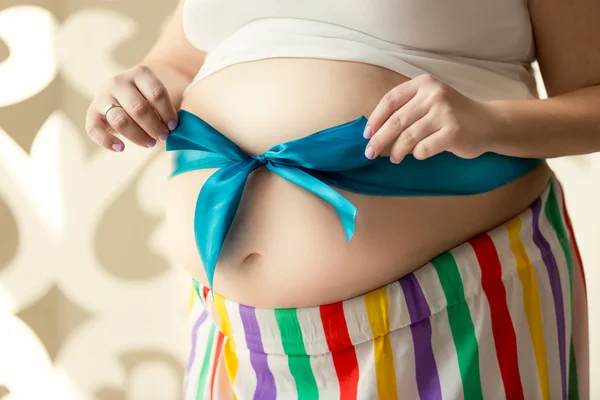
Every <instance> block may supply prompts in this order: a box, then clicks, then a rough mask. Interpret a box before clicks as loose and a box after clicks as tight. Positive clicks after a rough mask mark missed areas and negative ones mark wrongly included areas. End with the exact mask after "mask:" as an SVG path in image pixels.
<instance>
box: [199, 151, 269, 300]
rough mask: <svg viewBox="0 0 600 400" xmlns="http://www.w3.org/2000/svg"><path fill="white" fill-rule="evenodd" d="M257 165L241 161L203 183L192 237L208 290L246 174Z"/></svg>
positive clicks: (221, 170)
mask: <svg viewBox="0 0 600 400" xmlns="http://www.w3.org/2000/svg"><path fill="white" fill-rule="evenodd" d="M259 166H260V163H259V162H258V161H256V160H254V159H244V160H242V161H238V162H236V163H234V164H231V165H228V166H226V167H223V168H221V169H219V170H218V171H216V172H215V173H214V174H212V175H211V177H210V178H208V180H207V181H206V183H205V184H204V186H203V187H202V190H200V194H199V195H198V199H197V201H196V209H195V211H194V236H195V239H196V246H197V247H198V250H199V252H200V258H201V259H202V263H203V264H204V270H205V271H206V276H207V278H208V284H209V287H210V289H211V290H212V288H213V279H214V275H215V268H216V266H217V260H218V259H219V255H220V253H221V248H222V247H223V242H224V241H225V237H226V236H227V232H229V228H230V227H231V223H232V222H233V218H234V217H235V214H236V212H237V209H238V206H239V204H240V200H241V198H242V193H243V191H244V186H246V181H247V180H248V175H250V173H251V172H252V171H254V170H255V169H256V168H258V167H259Z"/></svg>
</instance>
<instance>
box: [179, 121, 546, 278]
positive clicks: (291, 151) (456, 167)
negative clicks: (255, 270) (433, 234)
mask: <svg viewBox="0 0 600 400" xmlns="http://www.w3.org/2000/svg"><path fill="white" fill-rule="evenodd" d="M178 116H179V124H178V126H177V128H176V129H175V130H173V131H172V132H171V134H170V135H169V138H168V139H167V151H172V150H177V152H176V154H175V157H174V171H173V174H172V176H175V175H178V174H181V173H184V172H188V171H192V170H197V169H204V168H219V170H217V171H216V172H215V173H213V174H212V175H211V176H210V178H208V180H207V181H206V182H205V184H204V186H203V187H202V189H201V190H200V194H199V195H198V199H197V201H196V209H195V213H194V234H195V239H196V245H197V246H198V250H199V252H200V257H201V259H202V263H203V264H204V269H205V271H206V275H207V277H208V283H209V286H210V288H212V284H213V277H214V272H215V268H216V264H217V260H218V258H219V254H220V252H221V248H222V246H223V242H224V241H225V236H226V235H227V232H228V231H229V228H230V227H231V223H232V222H233V218H234V216H235V213H236V211H237V209H238V206H239V204H240V199H241V197H242V192H243V190H244V186H245V185H246V180H247V179H248V176H249V175H250V173H251V172H252V171H254V170H255V169H257V168H259V167H261V166H265V167H266V168H268V169H269V170H270V171H272V172H273V173H275V174H277V175H279V176H281V177H282V178H284V179H286V180H288V181H290V182H292V183H294V184H296V185H298V186H300V187H302V188H304V189H306V190H308V191H309V192H312V193H314V194H315V195H317V196H319V197H320V198H322V199H323V200H325V201H327V202H328V203H329V204H331V205H332V206H333V208H334V209H335V211H336V212H337V214H338V216H339V217H340V221H341V223H342V226H343V229H344V234H345V236H346V241H349V240H350V238H351V237H352V235H353V234H354V229H355V223H354V221H355V218H356V213H357V210H356V207H355V206H354V205H353V204H352V203H350V202H349V201H348V200H347V199H346V198H345V197H344V196H342V195H341V194H340V193H339V192H337V191H336V190H334V189H333V188H332V187H331V186H335V187H338V188H341V189H344V190H348V191H350V192H355V193H361V194H368V195H378V196H449V195H450V196H456V195H469V194H476V193H483V192H486V191H489V190H492V189H495V188H497V187H500V186H502V185H504V184H505V183H508V182H510V181H512V180H514V179H517V178H518V177H520V176H522V175H524V174H526V173H527V172H528V171H530V170H531V169H533V168H535V167H536V166H538V165H540V164H541V163H543V162H544V160H539V159H523V158H514V157H506V156H501V155H498V154H495V153H485V154H483V155H482V156H480V157H477V158H475V159H470V160H466V159H462V158H460V157H457V156H455V155H453V154H451V153H448V152H444V153H441V154H438V155H436V156H434V157H431V158H428V159H426V160H417V159H415V158H414V157H412V156H411V155H409V156H407V157H406V158H405V159H404V160H402V162H401V163H400V164H392V163H390V162H389V160H388V159H387V157H386V158H383V157H380V158H377V159H375V160H369V159H367V158H366V157H365V155H364V151H365V146H366V144H367V142H368V140H367V139H365V138H364V137H363V136H362V134H363V130H364V127H365V125H366V123H367V118H365V117H364V116H360V117H358V118H356V119H354V120H352V121H349V122H346V123H344V124H341V125H336V126H333V127H330V128H327V129H324V130H321V131H318V132H315V133H313V134H311V135H309V136H305V137H302V138H299V139H296V140H292V141H289V142H286V143H281V144H277V145H275V146H273V147H271V148H270V149H269V150H267V151H266V152H265V153H263V154H261V155H258V156H251V155H248V154H245V153H244V152H243V151H242V150H241V149H240V148H239V147H238V146H237V145H236V144H235V143H233V142H232V141H231V140H229V139H228V138H226V137H225V136H224V135H223V134H221V133H220V132H219V131H217V130H216V129H215V128H213V127H212V126H211V125H209V124H208V123H207V122H206V121H204V120H202V119H201V118H200V117H198V116H196V115H194V114H192V113H190V112H187V111H185V110H180V111H179V113H178Z"/></svg>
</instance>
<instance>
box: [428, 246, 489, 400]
mask: <svg viewBox="0 0 600 400" xmlns="http://www.w3.org/2000/svg"><path fill="white" fill-rule="evenodd" d="M431 263H432V264H433V266H434V267H435V271H436V272H437V275H438V277H439V279H440V282H441V284H442V288H443V289H444V295H445V296H446V303H447V304H448V307H447V310H448V322H449V323H450V330H451V331H452V337H453V339H454V346H455V347H456V354H457V356H458V367H459V369H460V377H461V380H462V384H463V390H464V394H465V397H464V398H465V400H471V399H483V390H482V388H481V375H480V371H479V346H478V344H477V336H476V335H475V326H474V325H473V320H472V319H471V312H470V311H469V306H468V305H467V302H466V300H465V292H464V287H463V283H462V279H461V277H460V272H459V271H458V265H456V260H454V257H453V256H452V253H450V252H446V253H444V254H442V255H440V256H438V257H436V258H435V259H433V260H432V261H431Z"/></svg>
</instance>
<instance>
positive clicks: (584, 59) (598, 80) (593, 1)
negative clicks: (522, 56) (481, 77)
mask: <svg viewBox="0 0 600 400" xmlns="http://www.w3.org/2000/svg"><path fill="white" fill-rule="evenodd" d="M529 9H530V15H531V21H532V23H533V30H534V35H535V42H536V47H537V56H538V63H539V65H540V71H541V73H542V77H543V78H544V83H545V85H546V90H547V92H548V97H549V98H548V99H544V100H523V101H496V102H491V103H490V106H492V107H493V110H494V111H495V114H496V115H497V116H498V118H499V119H498V120H499V121H500V123H499V124H498V125H497V126H496V129H494V131H493V132H491V135H490V137H491V138H492V140H491V143H490V144H491V148H490V149H489V150H490V151H494V152H497V153H500V154H506V155H511V156H518V157H539V158H550V157H558V156H564V155H574V154H587V153H593V152H598V151H600V45H599V43H600V24H599V23H598V21H600V1H598V0H576V1H566V0H529Z"/></svg>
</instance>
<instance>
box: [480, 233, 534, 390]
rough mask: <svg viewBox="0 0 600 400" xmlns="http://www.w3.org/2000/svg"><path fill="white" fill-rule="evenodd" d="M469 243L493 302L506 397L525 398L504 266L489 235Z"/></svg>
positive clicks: (497, 348)
mask: <svg viewBox="0 0 600 400" xmlns="http://www.w3.org/2000/svg"><path fill="white" fill-rule="evenodd" d="M469 243H470V244H471V246H473V249H474V250H475V254H476V255H477V261H478V262H479V265H480V267H481V283H482V286H483V291H484V292H485V295H486V297H487V299H488V303H489V305H490V312H491V317H492V333H493V334H494V343H495V344H496V355H497V356H498V364H499V365H500V373H501V374H502V382H503V384H504V391H505V393H506V398H507V399H523V398H524V395H523V386H522V384H521V375H520V373H519V362H518V361H519V360H518V355H517V336H516V334H515V328H514V326H513V323H512V320H511V318H510V313H509V311H508V305H507V303H506V289H505V287H504V284H503V283H502V267H501V266H500V260H499V259H498V253H497V252H496V248H495V246H494V242H493V241H492V239H491V238H490V237H489V236H488V235H487V234H483V235H479V236H477V237H476V238H474V239H472V240H470V241H469Z"/></svg>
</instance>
